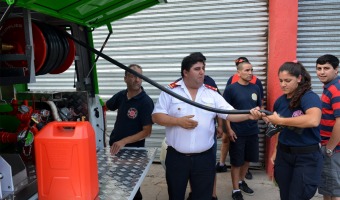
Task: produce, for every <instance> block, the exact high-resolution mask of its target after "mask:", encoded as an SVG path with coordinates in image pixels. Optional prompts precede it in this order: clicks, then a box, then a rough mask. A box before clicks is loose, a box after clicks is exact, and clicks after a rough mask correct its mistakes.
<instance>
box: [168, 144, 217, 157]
mask: <svg viewBox="0 0 340 200" xmlns="http://www.w3.org/2000/svg"><path fill="white" fill-rule="evenodd" d="M211 150H212V147H211V148H210V149H208V150H206V151H203V152H200V153H181V152H179V151H177V150H176V149H175V148H173V147H172V146H168V148H167V151H172V152H175V153H178V154H180V155H183V156H198V155H202V154H205V153H208V152H209V151H211Z"/></svg>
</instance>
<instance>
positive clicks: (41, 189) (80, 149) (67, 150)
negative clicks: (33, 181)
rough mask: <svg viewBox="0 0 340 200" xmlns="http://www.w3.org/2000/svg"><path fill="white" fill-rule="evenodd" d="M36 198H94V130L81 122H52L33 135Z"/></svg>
mask: <svg viewBox="0 0 340 200" xmlns="http://www.w3.org/2000/svg"><path fill="white" fill-rule="evenodd" d="M34 148H35V158H36V159H35V160H36V172H37V180H38V198H39V200H47V199H48V200H54V199H55V200H63V199H65V200H66V199H67V200H71V199H72V200H73V199H75V200H78V199H79V200H80V199H89V200H93V199H96V198H97V196H98V193H99V184H98V166H97V156H96V140H95V132H94V130H93V128H92V126H91V124H90V123H89V122H87V121H83V122H56V121H55V122H51V123H49V124H47V125H46V126H45V127H44V128H43V129H41V130H40V131H39V133H38V134H37V135H36V136H35V144H34Z"/></svg>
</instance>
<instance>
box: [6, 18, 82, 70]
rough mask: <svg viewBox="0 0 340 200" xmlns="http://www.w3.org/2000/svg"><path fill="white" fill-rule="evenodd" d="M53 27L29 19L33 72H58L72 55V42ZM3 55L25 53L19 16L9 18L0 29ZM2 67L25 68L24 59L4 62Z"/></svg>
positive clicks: (22, 21) (67, 66)
mask: <svg viewBox="0 0 340 200" xmlns="http://www.w3.org/2000/svg"><path fill="white" fill-rule="evenodd" d="M62 31H64V30H61V29H59V28H57V27H54V26H51V25H48V24H44V23H41V22H37V21H32V34H33V45H34V65H35V73H36V75H43V74H47V73H50V74H60V73H63V72H64V71H66V70H67V69H68V68H69V67H70V66H71V65H72V63H73V60H74V58H75V51H76V48H75V44H74V42H73V41H72V40H70V39H69V38H67V37H66V36H65V35H64V33H63V32H62ZM0 38H1V40H2V53H3V54H25V47H26V41H25V30H24V20H23V19H22V18H10V19H8V20H6V21H5V22H4V24H3V26H2V28H1V33H0ZM2 66H3V67H8V68H12V67H21V68H27V61H24V60H22V61H21V60H20V61H4V62H3V65H2Z"/></svg>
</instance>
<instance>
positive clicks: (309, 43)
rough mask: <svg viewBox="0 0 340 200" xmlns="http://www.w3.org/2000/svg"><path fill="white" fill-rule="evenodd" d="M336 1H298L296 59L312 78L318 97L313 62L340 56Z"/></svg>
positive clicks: (319, 91)
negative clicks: (325, 55)
mask: <svg viewBox="0 0 340 200" xmlns="http://www.w3.org/2000/svg"><path fill="white" fill-rule="evenodd" d="M339 32H340V0H324V1H315V0H300V1H299V14H298V38H297V39H298V41H297V58H298V60H299V61H301V62H302V64H303V65H304V66H305V67H306V69H307V71H308V72H309V73H310V74H311V76H312V86H313V90H314V91H315V92H316V93H317V94H319V95H320V96H321V94H322V90H323V88H322V87H323V84H322V83H321V82H320V81H319V79H318V77H317V76H316V71H315V61H316V59H317V58H318V57H320V56H321V55H324V54H333V55H335V56H337V57H339V56H340V37H339Z"/></svg>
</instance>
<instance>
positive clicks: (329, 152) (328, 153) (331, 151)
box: [326, 148, 333, 157]
mask: <svg viewBox="0 0 340 200" xmlns="http://www.w3.org/2000/svg"><path fill="white" fill-rule="evenodd" d="M326 154H327V156H329V157H331V156H332V155H333V150H331V149H327V148H326Z"/></svg>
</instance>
